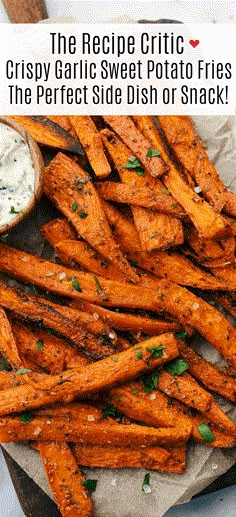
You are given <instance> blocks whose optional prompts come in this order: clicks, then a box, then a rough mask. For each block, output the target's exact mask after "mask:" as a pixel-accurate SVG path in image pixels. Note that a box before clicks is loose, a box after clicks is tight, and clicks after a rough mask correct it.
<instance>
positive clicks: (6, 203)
mask: <svg viewBox="0 0 236 517" xmlns="http://www.w3.org/2000/svg"><path fill="white" fill-rule="evenodd" d="M34 186H35V174H34V167H33V164H32V158H31V154H30V150H29V147H28V145H27V143H26V142H25V141H24V140H23V138H22V136H21V135H20V134H19V133H18V132H17V131H15V130H14V129H12V128H11V127H9V126H7V125H6V124H2V123H0V226H5V225H7V224H9V223H11V222H12V221H13V219H15V217H16V216H17V215H18V214H19V213H21V212H23V211H24V210H25V209H26V208H27V206H28V204H29V201H30V199H31V198H32V195H33V192H34Z"/></svg>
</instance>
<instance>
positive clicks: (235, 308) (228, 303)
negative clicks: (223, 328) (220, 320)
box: [214, 293, 236, 318]
mask: <svg viewBox="0 0 236 517" xmlns="http://www.w3.org/2000/svg"><path fill="white" fill-rule="evenodd" d="M214 298H215V300H216V301H217V302H218V303H220V304H221V305H222V306H223V307H224V308H225V309H226V310H227V311H228V312H229V313H230V314H232V316H234V318H236V303H235V294H234V293H227V294H221V295H220V296H219V295H217V294H215V295H214Z"/></svg>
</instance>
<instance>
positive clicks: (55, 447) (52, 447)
mask: <svg viewBox="0 0 236 517" xmlns="http://www.w3.org/2000/svg"><path fill="white" fill-rule="evenodd" d="M39 452H40V456H41V458H42V461H43V465H44V468H45V471H46V474H47V478H48V482H49V486H50V488H51V490H52V493H53V495H54V497H55V500H56V503H57V506H58V508H59V510H60V511H61V514H62V515H63V517H76V516H78V517H90V516H92V515H93V505H92V500H91V498H90V497H89V493H88V491H87V490H86V489H85V487H84V486H83V481H84V479H85V478H84V476H83V474H82V473H81V472H80V470H79V468H78V465H77V462H76V460H75V458H74V456H73V453H72V451H71V449H70V447H69V445H67V444H66V443H58V442H55V441H52V442H48V443H47V442H39Z"/></svg>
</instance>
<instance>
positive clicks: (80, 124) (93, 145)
mask: <svg viewBox="0 0 236 517" xmlns="http://www.w3.org/2000/svg"><path fill="white" fill-rule="evenodd" d="M69 118H70V122H71V124H72V127H73V129H74V131H75V133H76V135H77V137H78V138H79V140H80V142H81V144H82V146H83V148H84V150H85V152H86V155H87V158H88V161H89V163H90V165H91V167H92V169H93V170H94V172H95V174H96V176H98V177H99V178H107V176H109V174H110V172H111V167H110V164H109V162H108V160H107V158H106V155H105V153H104V149H103V145H102V139H101V136H100V134H99V131H98V130H97V128H96V126H95V124H94V122H93V120H92V119H91V117H88V116H85V115H84V116H81V117H80V116H78V115H76V116H75V115H74V116H73V117H69Z"/></svg>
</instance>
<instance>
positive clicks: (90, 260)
mask: <svg viewBox="0 0 236 517" xmlns="http://www.w3.org/2000/svg"><path fill="white" fill-rule="evenodd" d="M55 251H56V253H57V255H58V256H59V257H61V258H62V259H63V262H66V263H67V264H70V266H73V265H75V266H76V264H77V265H78V264H79V265H80V266H81V267H82V268H83V270H87V271H90V272H91V273H95V274H96V275H101V276H104V278H111V279H112V278H113V279H114V280H119V281H121V282H126V281H127V277H126V275H125V274H123V273H122V272H121V271H117V267H116V266H115V265H114V264H112V263H111V262H110V261H108V260H106V259H104V257H103V256H102V255H100V254H99V253H98V252H97V251H95V250H94V249H93V248H92V247H91V246H90V245H89V244H87V242H83V241H74V240H68V241H61V242H58V244H56V245H55Z"/></svg>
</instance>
